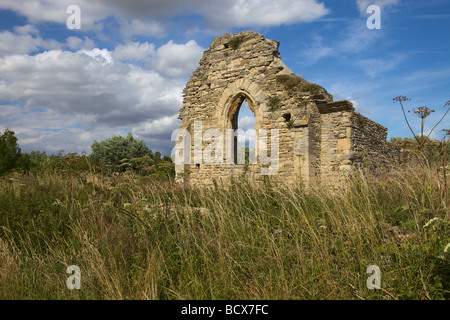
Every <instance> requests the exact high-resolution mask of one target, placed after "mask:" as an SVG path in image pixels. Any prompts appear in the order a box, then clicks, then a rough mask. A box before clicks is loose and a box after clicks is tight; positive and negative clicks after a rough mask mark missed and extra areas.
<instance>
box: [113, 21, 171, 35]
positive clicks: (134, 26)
mask: <svg viewBox="0 0 450 320" xmlns="http://www.w3.org/2000/svg"><path fill="white" fill-rule="evenodd" d="M120 23H121V27H120V31H121V32H122V34H123V35H125V37H131V36H133V35H139V36H152V37H156V38H162V37H164V36H165V35H166V33H167V29H166V27H165V26H164V25H163V24H162V23H160V22H158V21H154V20H152V21H143V20H138V19H133V20H131V21H130V22H128V21H127V20H126V19H120Z"/></svg>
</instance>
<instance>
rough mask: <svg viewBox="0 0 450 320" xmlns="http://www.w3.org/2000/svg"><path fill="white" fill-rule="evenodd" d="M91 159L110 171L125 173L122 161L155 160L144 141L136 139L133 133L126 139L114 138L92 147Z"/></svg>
mask: <svg viewBox="0 0 450 320" xmlns="http://www.w3.org/2000/svg"><path fill="white" fill-rule="evenodd" d="M91 149H92V153H91V154H90V156H89V157H90V158H91V160H92V161H94V162H98V163H103V164H104V165H105V166H106V168H108V169H109V170H118V171H125V170H126V168H124V166H121V164H122V163H123V162H122V163H121V160H124V159H135V158H141V157H145V156H148V157H150V158H153V153H152V151H151V150H150V149H149V148H148V147H147V145H146V144H145V143H144V141H143V140H139V139H135V138H134V137H133V135H132V134H131V132H129V133H128V135H127V136H126V137H122V136H113V137H112V138H108V139H106V140H103V141H100V142H97V141H95V140H94V143H92V145H91Z"/></svg>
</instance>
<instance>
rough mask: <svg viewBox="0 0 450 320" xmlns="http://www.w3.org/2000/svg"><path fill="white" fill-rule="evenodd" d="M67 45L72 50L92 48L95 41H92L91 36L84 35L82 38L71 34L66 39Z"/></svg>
mask: <svg viewBox="0 0 450 320" xmlns="http://www.w3.org/2000/svg"><path fill="white" fill-rule="evenodd" d="M66 45H67V47H68V48H70V49H72V50H77V49H81V48H83V49H92V48H94V47H95V43H94V41H92V40H91V39H90V38H89V37H84V39H81V38H79V37H75V36H71V37H68V38H67V39H66Z"/></svg>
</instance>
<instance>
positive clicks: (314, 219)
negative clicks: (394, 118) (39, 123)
mask: <svg viewBox="0 0 450 320" xmlns="http://www.w3.org/2000/svg"><path fill="white" fill-rule="evenodd" d="M438 175H439V173H437V172H436V170H432V169H426V170H422V169H417V168H402V169H399V171H398V172H394V173H391V174H390V175H386V176H385V177H382V178H381V179H378V181H376V180H372V179H369V178H368V177H366V176H364V175H363V174H357V175H356V176H355V177H354V179H352V180H351V181H350V182H349V188H348V189H346V190H342V191H336V190H335V191H332V190H330V189H328V188H317V189H311V190H308V191H305V190H303V189H302V188H301V187H299V188H297V189H289V188H285V187H282V186H277V185H274V184H267V185H266V186H265V187H253V186H251V185H249V184H248V183H246V182H242V181H236V182H235V183H233V185H232V187H231V188H230V189H228V190H227V189H223V188H220V187H217V188H216V189H215V190H209V191H202V192H200V191H196V190H187V189H183V188H181V187H179V186H177V185H175V184H174V183H173V181H172V180H171V179H156V178H154V177H151V176H147V177H142V176H139V175H136V174H133V173H124V174H120V175H107V174H101V173H93V172H89V171H87V172H78V173H77V172H69V171H57V170H47V171H45V172H43V173H40V174H36V173H30V174H28V175H22V174H18V173H15V174H12V175H8V176H5V177H1V178H0V179H1V180H0V299H448V298H449V297H450V248H449V247H448V244H449V242H450V237H449V234H450V233H449V215H450V212H449V209H446V208H445V203H444V202H443V200H444V199H443V197H442V195H443V190H442V184H441V183H440V181H439V176H438ZM446 247H447V252H444V251H445V249H446ZM70 265H76V266H78V267H79V268H80V270H81V289H79V290H77V289H74V290H69V289H68V288H67V286H66V280H67V278H68V277H69V276H70V274H68V273H66V269H67V267H68V266H70ZM371 265H376V266H378V267H379V268H380V270H381V288H380V289H372V290H369V289H368V287H367V280H368V278H369V277H370V276H371V274H368V273H366V272H367V269H368V267H369V266H371Z"/></svg>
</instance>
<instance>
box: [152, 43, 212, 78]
mask: <svg viewBox="0 0 450 320" xmlns="http://www.w3.org/2000/svg"><path fill="white" fill-rule="evenodd" d="M203 51H204V49H203V48H202V47H201V46H199V45H198V44H197V42H195V41H194V40H191V41H189V42H187V43H186V44H177V43H174V42H173V41H169V42H168V43H167V44H165V45H163V46H161V47H160V48H158V50H157V51H156V59H155V62H154V66H155V70H157V71H158V72H159V73H160V74H162V75H163V76H165V77H168V78H180V77H185V76H188V75H189V74H190V73H191V72H192V71H193V70H194V69H195V68H196V67H197V66H198V61H199V60H200V58H201V57H202V54H203Z"/></svg>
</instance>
